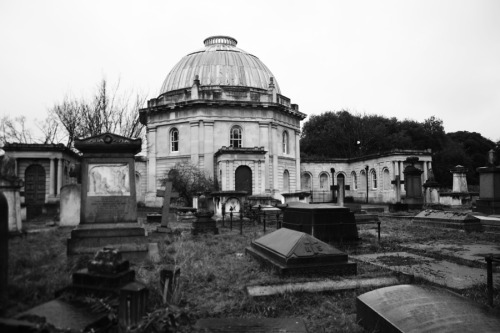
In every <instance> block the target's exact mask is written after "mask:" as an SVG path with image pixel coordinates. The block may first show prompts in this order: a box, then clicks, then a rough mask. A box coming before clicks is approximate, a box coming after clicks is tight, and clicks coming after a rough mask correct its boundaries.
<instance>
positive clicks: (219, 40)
mask: <svg viewBox="0 0 500 333" xmlns="http://www.w3.org/2000/svg"><path fill="white" fill-rule="evenodd" d="M203 43H204V44H205V46H209V45H215V44H222V45H231V46H236V44H238V41H237V40H236V39H235V38H233V37H229V36H211V37H208V38H206V39H205V40H204V41H203Z"/></svg>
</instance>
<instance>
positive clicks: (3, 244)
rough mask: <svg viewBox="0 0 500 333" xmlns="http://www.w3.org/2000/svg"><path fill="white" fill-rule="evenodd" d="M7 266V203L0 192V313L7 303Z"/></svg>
mask: <svg viewBox="0 0 500 333" xmlns="http://www.w3.org/2000/svg"><path fill="white" fill-rule="evenodd" d="M8 268H9V205H8V204H7V199H6V198H5V196H4V194H3V193H2V192H0V304H2V305H0V313H2V312H3V310H5V309H4V308H3V307H4V304H7V302H6V300H7V283H8Z"/></svg>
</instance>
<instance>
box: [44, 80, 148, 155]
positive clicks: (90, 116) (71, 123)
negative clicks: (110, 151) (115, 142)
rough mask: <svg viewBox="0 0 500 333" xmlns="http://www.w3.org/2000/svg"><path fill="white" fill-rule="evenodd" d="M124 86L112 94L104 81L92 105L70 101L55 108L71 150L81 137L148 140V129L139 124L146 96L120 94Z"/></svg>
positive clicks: (116, 88)
mask: <svg viewBox="0 0 500 333" xmlns="http://www.w3.org/2000/svg"><path fill="white" fill-rule="evenodd" d="M119 88H120V82H118V83H117V84H116V86H115V87H114V88H112V89H111V90H110V89H109V88H108V83H107V81H106V80H105V79H102V80H101V82H100V83H99V85H98V87H97V90H96V92H95V94H94V96H93V97H92V98H91V100H90V101H86V100H84V99H81V100H77V99H74V98H69V97H66V98H65V99H64V101H63V102H62V103H60V104H57V105H55V106H54V107H53V108H52V110H51V112H52V113H53V114H55V115H56V116H57V118H58V120H59V122H60V123H61V125H62V126H63V127H64V129H65V130H66V132H67V135H68V139H67V140H68V141H67V146H68V147H70V146H72V145H73V141H74V139H75V138H78V137H86V136H93V135H98V134H101V133H106V132H111V133H115V134H119V135H123V136H126V137H134V138H137V137H141V138H143V137H144V132H145V130H144V128H145V127H144V125H143V124H141V123H140V121H139V109H140V108H141V107H142V105H143V104H144V102H145V101H146V98H145V96H140V95H139V94H135V95H134V94H132V93H120V92H119Z"/></svg>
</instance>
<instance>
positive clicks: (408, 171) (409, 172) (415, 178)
mask: <svg viewBox="0 0 500 333" xmlns="http://www.w3.org/2000/svg"><path fill="white" fill-rule="evenodd" d="M406 161H407V162H408V163H411V165H409V166H407V167H406V168H405V169H404V171H403V173H404V175H405V183H404V185H405V190H406V197H405V203H406V204H407V205H408V208H410V209H421V208H422V206H423V203H424V200H423V195H422V173H423V171H422V170H420V169H417V168H416V167H415V165H414V164H415V163H416V162H418V157H408V158H407V159H406Z"/></svg>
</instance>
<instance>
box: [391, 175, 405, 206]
mask: <svg viewBox="0 0 500 333" xmlns="http://www.w3.org/2000/svg"><path fill="white" fill-rule="evenodd" d="M404 183H405V181H404V180H401V177H400V176H399V175H397V176H396V177H394V180H393V181H391V184H393V185H396V202H401V184H404Z"/></svg>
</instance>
